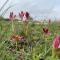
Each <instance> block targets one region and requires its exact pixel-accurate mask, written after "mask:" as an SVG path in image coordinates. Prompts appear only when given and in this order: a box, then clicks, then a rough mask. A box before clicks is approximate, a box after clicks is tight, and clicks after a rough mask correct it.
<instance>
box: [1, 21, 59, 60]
mask: <svg viewBox="0 0 60 60" xmlns="http://www.w3.org/2000/svg"><path fill="white" fill-rule="evenodd" d="M45 27H47V28H48V30H49V31H50V32H51V34H50V35H49V36H48V35H45V34H44V32H43V28H45ZM57 34H60V23H57V22H52V23H50V24H43V23H42V24H41V23H39V24H36V23H35V22H31V23H28V24H27V25H26V24H25V23H23V22H18V21H14V22H13V27H12V23H11V21H0V60H40V59H41V58H43V59H44V60H58V59H57V58H55V57H54V58H53V57H52V56H53V53H52V44H53V40H54V38H55V36H56V35H57ZM21 37H22V38H21ZM41 60H42V59H41Z"/></svg>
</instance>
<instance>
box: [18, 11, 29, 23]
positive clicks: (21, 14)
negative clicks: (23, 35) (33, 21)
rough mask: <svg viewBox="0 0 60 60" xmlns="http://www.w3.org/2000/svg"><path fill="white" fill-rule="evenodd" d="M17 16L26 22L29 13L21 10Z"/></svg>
mask: <svg viewBox="0 0 60 60" xmlns="http://www.w3.org/2000/svg"><path fill="white" fill-rule="evenodd" d="M19 17H20V18H21V20H22V21H23V22H25V23H26V22H28V19H29V13H28V12H23V11H21V13H19Z"/></svg>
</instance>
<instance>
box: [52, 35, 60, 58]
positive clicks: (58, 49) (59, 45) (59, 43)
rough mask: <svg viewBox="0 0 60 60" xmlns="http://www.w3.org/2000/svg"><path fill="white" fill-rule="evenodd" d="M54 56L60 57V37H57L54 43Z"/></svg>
mask: <svg viewBox="0 0 60 60" xmlns="http://www.w3.org/2000/svg"><path fill="white" fill-rule="evenodd" d="M53 52H54V53H53V54H54V55H55V56H58V57H60V36H59V35H57V36H56V37H55V38H54V41H53Z"/></svg>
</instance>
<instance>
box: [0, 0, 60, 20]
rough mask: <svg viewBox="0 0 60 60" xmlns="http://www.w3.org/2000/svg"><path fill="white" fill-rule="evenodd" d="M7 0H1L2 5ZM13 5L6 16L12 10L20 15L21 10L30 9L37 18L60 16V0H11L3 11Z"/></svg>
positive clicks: (7, 14)
mask: <svg viewBox="0 0 60 60" xmlns="http://www.w3.org/2000/svg"><path fill="white" fill-rule="evenodd" d="M5 1H6V0H0V7H1V6H2V5H3V4H4V2H5ZM14 4H15V6H14V7H11V8H10V9H9V10H8V11H7V12H6V14H5V15H4V17H8V16H9V13H10V12H11V11H14V13H15V14H17V15H18V13H19V12H20V11H22V10H23V11H28V12H30V14H31V16H33V17H34V18H37V19H42V18H60V0H9V2H8V3H7V4H6V6H5V7H4V9H3V10H2V11H1V12H0V14H2V12H3V11H4V10H5V9H6V8H7V7H9V6H10V5H14Z"/></svg>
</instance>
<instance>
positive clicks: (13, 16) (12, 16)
mask: <svg viewBox="0 0 60 60" xmlns="http://www.w3.org/2000/svg"><path fill="white" fill-rule="evenodd" d="M15 17H16V15H14V13H13V12H10V15H9V20H14V19H15Z"/></svg>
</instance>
